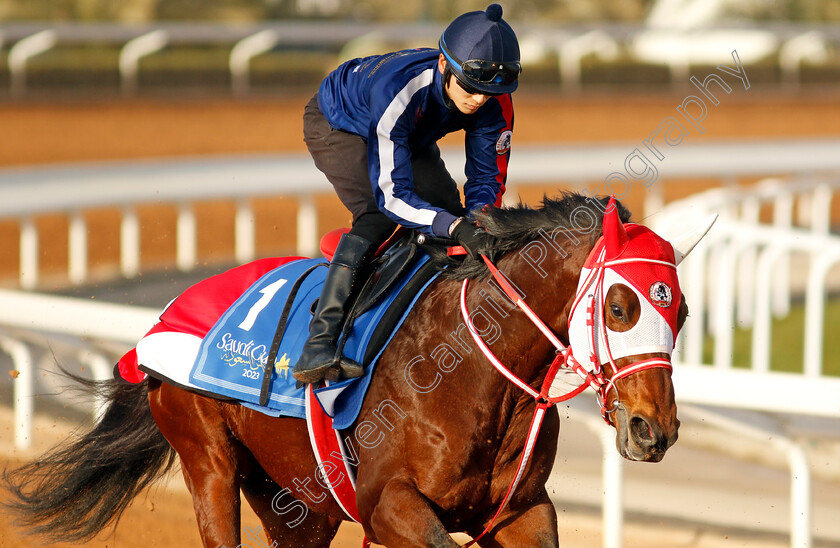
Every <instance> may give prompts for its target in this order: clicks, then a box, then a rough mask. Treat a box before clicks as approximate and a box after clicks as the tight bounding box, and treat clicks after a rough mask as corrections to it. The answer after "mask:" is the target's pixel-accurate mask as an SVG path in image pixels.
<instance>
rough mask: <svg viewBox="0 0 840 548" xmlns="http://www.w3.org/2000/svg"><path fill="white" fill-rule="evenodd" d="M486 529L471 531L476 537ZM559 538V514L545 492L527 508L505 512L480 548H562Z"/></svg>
mask: <svg viewBox="0 0 840 548" xmlns="http://www.w3.org/2000/svg"><path fill="white" fill-rule="evenodd" d="M483 530H484V529H483V528H478V529H477V530H472V531H470V534H472V535H473V536H475V535H478V534H480V533H481V531H483ZM559 542H560V540H559V539H558V537H557V512H556V510H555V509H554V505H553V504H552V503H551V500H549V498H548V493H547V492H546V491H545V490H543V491H542V493H540V495H539V496H538V498H537V499H536V500H535V501H534V502H533V505H529V506H528V507H527V508H516V507H514V508H510V507H509V508H506V509H505V510H504V511H503V512H502V514H501V515H500V516H499V519H497V520H496V525H495V526H494V527H493V528H492V529H491V530H490V531H488V532H487V534H486V535H484V536H483V537H481V540H479V541H478V543H479V544H480V545H481V548H490V547H493V548H495V547H500V546H507V547H516V548H519V547H520V546H522V547H534V548H553V547H557V546H559Z"/></svg>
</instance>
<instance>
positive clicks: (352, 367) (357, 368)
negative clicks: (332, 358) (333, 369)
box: [338, 356, 365, 379]
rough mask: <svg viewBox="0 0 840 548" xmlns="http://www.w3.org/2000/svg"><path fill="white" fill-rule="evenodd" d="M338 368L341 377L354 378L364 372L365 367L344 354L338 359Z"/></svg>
mask: <svg viewBox="0 0 840 548" xmlns="http://www.w3.org/2000/svg"><path fill="white" fill-rule="evenodd" d="M338 369H339V370H340V372H341V378H342V379H355V378H358V377H361V376H362V375H364V374H365V368H364V367H362V365H361V364H360V363H358V362H356V361H355V360H351V359H350V358H345V357H344V356H342V357H341V359H340V360H338Z"/></svg>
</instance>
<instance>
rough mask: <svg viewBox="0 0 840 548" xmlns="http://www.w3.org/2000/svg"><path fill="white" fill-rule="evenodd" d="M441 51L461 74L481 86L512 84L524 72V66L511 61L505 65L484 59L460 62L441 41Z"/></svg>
mask: <svg viewBox="0 0 840 548" xmlns="http://www.w3.org/2000/svg"><path fill="white" fill-rule="evenodd" d="M440 45H441V51H443V54H444V56H445V57H446V59H447V61H448V62H450V63H452V64H453V65H455V66H456V67H459V68H460V69H461V73H462V74H463V75H464V77H466V78H467V79H469V80H472V81H473V82H478V83H480V84H502V85H508V84H512V83H513V82H515V81H516V79H517V78H519V73H520V72H522V65H521V64H520V63H519V61H509V62H505V63H498V62H496V61H487V60H484V59H469V60H467V61H459V60H458V59H457V58H456V57H455V56H454V55H452V53H451V52H450V51H449V48H447V47H446V44H444V43H443V40H441V43H440Z"/></svg>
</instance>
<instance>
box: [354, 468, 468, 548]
mask: <svg viewBox="0 0 840 548" xmlns="http://www.w3.org/2000/svg"><path fill="white" fill-rule="evenodd" d="M366 521H367V523H368V524H369V526H365V533H366V534H367V536H368V537H369V538H370V539H371V540H372V541H373V542H376V543H378V544H384V545H385V546H399V547H401V548H402V547H405V548H409V547H415V546H416V547H418V548H419V547H424V548H426V547H434V548H454V547H457V546H459V545H458V543H457V542H455V541H454V540H452V537H450V536H449V533H448V532H447V531H446V528H445V527H444V526H443V523H441V521H440V519H438V517H437V515H436V514H435V513H434V511H433V510H432V508H431V506H429V501H428V500H427V499H426V498H425V497H424V496H423V495H422V494H420V492H419V491H418V490H417V488H416V487H415V486H414V484H412V483H411V482H410V481H408V480H404V479H396V478H395V479H392V480H390V481H389V482H388V483H387V484H386V485H385V488H384V489H383V490H382V492H381V493H380V495H379V497H378V500H377V502H376V504H375V505H374V506H373V511H372V512H371V513H370V517H369V519H367V520H366Z"/></svg>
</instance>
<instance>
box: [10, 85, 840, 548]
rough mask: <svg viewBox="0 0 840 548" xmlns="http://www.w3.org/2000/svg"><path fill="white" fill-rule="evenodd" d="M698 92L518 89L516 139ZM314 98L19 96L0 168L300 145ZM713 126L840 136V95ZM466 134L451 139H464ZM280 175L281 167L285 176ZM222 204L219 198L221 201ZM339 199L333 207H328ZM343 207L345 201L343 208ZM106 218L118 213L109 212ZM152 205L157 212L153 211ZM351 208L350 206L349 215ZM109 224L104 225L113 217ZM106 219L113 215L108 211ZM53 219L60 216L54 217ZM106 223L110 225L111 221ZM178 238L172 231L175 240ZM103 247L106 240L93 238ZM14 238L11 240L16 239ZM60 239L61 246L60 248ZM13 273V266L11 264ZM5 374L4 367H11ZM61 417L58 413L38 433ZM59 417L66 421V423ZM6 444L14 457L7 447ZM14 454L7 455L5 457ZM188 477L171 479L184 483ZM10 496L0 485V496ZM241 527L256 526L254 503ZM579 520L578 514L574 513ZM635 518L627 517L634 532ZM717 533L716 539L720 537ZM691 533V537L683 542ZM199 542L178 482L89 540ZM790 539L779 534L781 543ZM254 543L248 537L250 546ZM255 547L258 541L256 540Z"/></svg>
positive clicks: (744, 113)
mask: <svg viewBox="0 0 840 548" xmlns="http://www.w3.org/2000/svg"><path fill="white" fill-rule="evenodd" d="M688 93H691V92H690V91H688V90H686V92H685V93H675V94H670V95H658V96H655V97H645V96H638V95H635V96H625V95H609V96H585V97H578V98H574V99H570V98H563V97H561V96H559V95H557V96H547V95H546V96H527V95H520V96H518V97H516V103H515V104H516V129H515V137H514V154H515V144H516V143H527V142H561V143H585V142H596V141H627V142H641V141H642V140H643V139H645V138H646V137H647V136H648V134H649V133H650V132H651V131H653V130H654V129H655V128H656V126H657V125H658V123H659V122H660V121H661V120H663V119H664V118H665V117H667V116H674V115H675V112H676V111H675V108H676V107H677V106H678V105H679V104H680V102H681V101H682V100H683V98H684V97H685V96H686V95H687V94H688ZM306 99H307V98H306V97H297V98H293V99H289V98H285V99H284V100H282V101H280V100H276V101H269V100H259V101H247V102H234V101H223V100H213V101H186V100H179V101H173V102H163V101H136V102H122V101H111V102H105V103H93V102H90V103H86V102H72V103H71V102H67V103H61V104H45V103H22V104H3V105H0V119H1V120H2V122H3V133H2V136H0V166H26V165H36V164H45V163H63V162H76V161H99V160H124V159H138V158H156V157H172V156H201V155H214V154H231V153H243V152H279V151H303V150H304V146H303V143H302V141H301V112H302V108H303V105H304V104H305V101H306ZM704 128H705V132H704V133H703V134H699V133H697V132H693V133H692V134H691V135H690V136H689V137H687V139H688V140H691V141H692V142H693V141H695V140H696V141H699V140H719V139H727V138H739V139H743V138H746V139H763V138H771V137H780V136H785V137H814V136H834V137H838V136H840V98H838V97H837V96H836V94H834V96H833V97H832V96H829V95H815V96H810V97H807V98H796V97H790V96H779V95H774V96H764V95H761V94H760V93H759V92H757V91H755V90H749V91H746V90H743V89H741V90H738V89H736V90H735V91H733V93H732V94H731V95H729V96H723V97H721V102H720V104H719V105H718V106H715V107H710V108H709V111H708V113H707V116H706V119H705V121H704ZM458 139H460V138H459V137H456V138H453V139H452V141H453V142H457V140H458ZM278 176H280V174H278ZM219 207H223V206H219ZM328 207H334V206H328ZM338 211H339V212H340V209H339V210H338ZM100 215H101V216H108V215H112V213H109V212H104V213H101V214H100ZM154 215H157V214H156V213H155V214H154ZM341 215H343V214H341ZM43 222H44V223H46V225H45V226H46V230H47V231H49V230H50V227H53V228H54V230H55V231H56V236H55V239H56V240H58V241H60V242H66V238H65V237H64V235H63V231H66V222H65V221H62V220H54V219H53V220H50V219H48V220H46V221H43ZM101 222H102V223H105V224H104V225H102V226H108V225H107V223H106V221H104V220H103V221H101ZM108 222H110V221H108ZM50 223H52V224H50ZM16 230H17V229H16V227H15V226H13V224H10V223H8V222H3V221H2V220H0V243H2V245H3V246H4V249H5V250H6V251H4V256H5V257H6V259H7V260H6V261H5V262H6V263H7V268H9V269H10V270H11V271H12V272H15V268H16V263H15V261H16V258H15V255H16V250H15V249H14V245H16V244H15V242H16V239H15V238H16V235H17V232H16ZM105 231H107V230H105ZM170 239H171V238H170ZM97 245H99V247H97ZM10 246H11V247H10ZM111 247H113V242H110V243H107V242H106V243H103V244H96V242H93V243H92V246H91V252H92V254H94V255H95V257H94V259H93V260H94V261H96V260H100V259H97V258H96V254H97V253H98V254H99V256H100V257H101V260H103V261H106V262H107V261H113V260H114V257H115V255H116V253H115V252H114V251H113V249H111ZM62 248H64V251H62ZM43 253H44V257H43V258H44V264H45V265H46V266H47V267H49V265H50V264H57V265H61V264H62V261H65V260H66V256H65V255H66V244H63V243H61V244H60V245H56V246H54V247H50V246H46V247H45V248H44V250H43ZM7 274H8V272H7ZM4 374H5V373H4ZM2 417H3V420H2V422H0V425H6V428H5V431H6V433H8V431H9V428H10V427H9V426H8V425H10V424H11V422H10V421H11V418H10V415H9V414H8V413H6V414H4V415H2ZM53 427H55V423H53V425H52V427H51V425H50V419H47V420H46V423H44V424H42V428H43V430H42V432H46V431H50V430H51V428H53ZM62 427H63V425H62ZM6 449H7V450H6V451H4V453H3V454H5V455H7V456H8V455H9V454H10V453H9V451H8V446H6ZM10 462H14V461H8V460H7V461H6V462H5V463H0V465H2V464H6V463H10ZM179 481H180V478H178V477H176V478H174V479H173V480H172V484H175V485H177V483H178V482H179ZM1 496H2V494H0V497H1ZM245 514H246V516H245V518H244V520H243V526H251V527H252V528H255V527H257V526H258V522H257V521H256V518H255V517H254V516H253V515H252V514H251V513H250V512H249V511H246V513H245ZM569 518H571V520H570V519H569ZM561 521H564V523H569V522H570V521H571V525H570V526H569V527H568V528H567V530H565V531H564V538H565V539H566V541H567V542H568V543H569V544H564V545H566V546H597V545H599V544H600V538H599V537H600V532H599V527H600V525H599V524H598V521H597V516H596V517H593V516H592V515H591V514H587V513H580V514H575V513H574V512H572V511H569V512H568V513H566V512H564V520H561ZM633 527H634V525H633V524H629V525H628V528H629V529H628V530H630V531H632V529H633ZM635 527H637V528H638V527H639V526H635ZM359 531H360V529H359V528H358V527H352V526H344V527H343V528H342V530H341V531H340V534H339V539H338V540H337V541H336V542H335V543H334V544H333V545H334V546H358V545H359V543H360V539H361V536H360V534H359ZM661 533H662V534H664V535H665V536H664V537H663V536H662V535H659V537H658V538H654V536H652V533H650V532H648V533H647V535H646V536H645V535H641V536H639V535H637V536H634V537H633V538H632V539H631V538H630V537H628V539H627V544H626V545H627V546H628V548H632V547H634V546H637V547H642V546H644V547H655V546H662V547H666V546H674V545H677V544H679V545H686V546H688V545H691V546H717V545H721V546H756V547H758V546H771V545H772V546H776V544H775V543H769V542H768V541H767V539H764V540H761V539H759V540H757V541H755V543H754V542H753V541H752V540H750V539H744V538H742V539H740V541H739V539H736V538H727V539H724V538H723V537H724V535H723V534H721V535H719V536H720V538H719V539H706V540H708V542H704V541H703V537H702V536H700V535H698V534H694V533H692V532H691V531H689V532H685V531H682V530H674V531H672V532H669V531H668V530H662V531H661ZM713 540H719V541H720V544H717V543H715V542H713ZM724 541H726V542H724ZM686 543H687V544H686ZM33 545H34V544H33V542H32V541H31V540H29V539H22V538H20V537H19V536H18V535H17V533H16V532H15V530H14V529H13V528H12V527H11V525H10V524H9V523H8V520H7V519H5V517H0V548H22V547H29V546H33ZM197 545H199V540H198V535H197V531H196V527H195V518H194V517H193V512H192V505H191V502H190V499H189V496H188V495H187V493H186V492H185V490H184V489H183V488H182V487H177V488H172V489H166V488H156V489H153V490H152V491H151V492H150V493H149V494H148V495H147V496H146V497H140V498H138V499H137V500H136V501H135V503H134V504H133V506H132V507H131V508H130V509H129V511H128V512H127V513H126V515H125V516H124V518H123V520H122V522H121V523H120V525H119V527H118V528H117V530H116V533H115V535H114V536H113V537H110V538H108V539H105V540H102V541H95V542H91V543H89V544H86V545H85V546H91V547H126V548H134V547H138V548H139V547H141V546H142V547H149V546H155V547H161V548H164V547H173V548H175V547H178V548H180V547H186V546H197ZM782 545H783V544H782ZM243 546H247V544H243ZM252 546H257V544H252Z"/></svg>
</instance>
